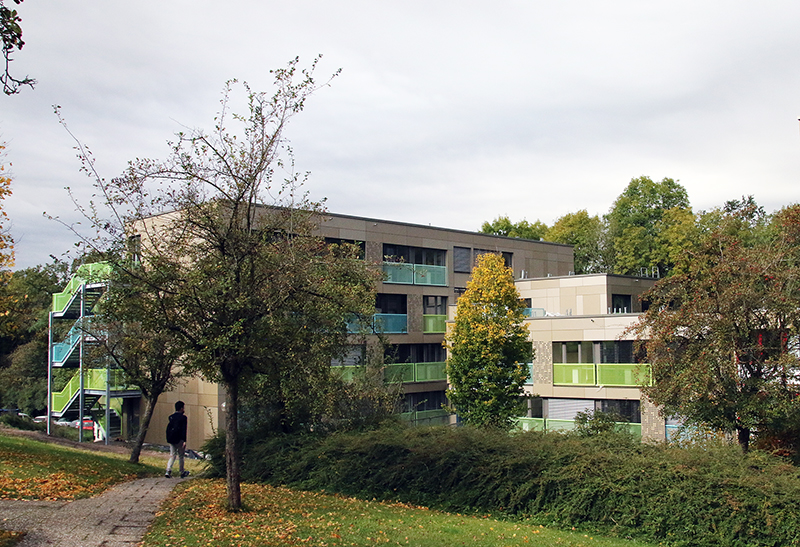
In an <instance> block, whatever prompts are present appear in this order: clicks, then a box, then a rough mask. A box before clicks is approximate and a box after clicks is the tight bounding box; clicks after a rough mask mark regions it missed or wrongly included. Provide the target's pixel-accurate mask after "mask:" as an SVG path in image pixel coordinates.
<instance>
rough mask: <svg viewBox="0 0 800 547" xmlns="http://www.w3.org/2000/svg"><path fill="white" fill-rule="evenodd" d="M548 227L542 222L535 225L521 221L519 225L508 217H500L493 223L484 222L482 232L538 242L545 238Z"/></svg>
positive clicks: (534, 223)
mask: <svg viewBox="0 0 800 547" xmlns="http://www.w3.org/2000/svg"><path fill="white" fill-rule="evenodd" d="M546 231H547V225H546V224H544V223H543V222H540V221H538V220H537V221H535V222H533V223H530V222H528V221H527V220H520V221H519V222H517V223H513V222H511V220H510V219H509V218H508V217H507V216H500V217H497V218H496V219H494V221H492V222H484V223H483V225H482V226H481V232H482V233H484V234H493V235H496V236H506V237H516V238H519V239H533V240H536V241H538V240H539V239H541V238H542V237H544V234H545V232H546Z"/></svg>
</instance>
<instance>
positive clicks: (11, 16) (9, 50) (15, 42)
mask: <svg viewBox="0 0 800 547" xmlns="http://www.w3.org/2000/svg"><path fill="white" fill-rule="evenodd" d="M13 2H14V3H15V4H21V3H22V0H13ZM4 3H5V2H4V0H0V34H1V35H2V37H3V58H4V59H5V62H6V67H5V70H4V72H3V73H2V74H0V82H2V84H3V93H5V94H6V95H14V94H15V93H19V86H22V85H28V86H30V87H31V88H33V86H34V85H35V84H36V80H33V79H31V78H29V77H27V76H25V77H24V78H23V79H21V80H18V79H16V78H14V77H13V76H11V74H9V68H10V67H9V65H10V64H11V61H12V60H13V59H12V58H11V55H12V54H13V53H14V50H21V49H22V46H24V45H25V42H23V41H22V27H21V26H20V23H21V22H22V19H21V18H20V16H19V14H17V10H14V9H10V8H7V7H6V6H5V5H4Z"/></svg>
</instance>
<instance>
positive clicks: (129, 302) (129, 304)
mask: <svg viewBox="0 0 800 547" xmlns="http://www.w3.org/2000/svg"><path fill="white" fill-rule="evenodd" d="M141 281H142V279H140V278H136V277H131V276H129V275H126V274H125V273H123V274H122V275H119V274H116V273H112V279H111V280H110V284H109V291H108V293H107V294H106V296H105V299H104V300H103V303H102V305H101V306H100V308H101V311H100V313H99V314H98V315H97V316H96V317H95V318H94V319H93V321H92V323H91V325H92V326H91V331H93V334H94V338H95V339H96V340H98V342H99V343H98V346H97V348H96V349H95V351H94V352H93V353H92V355H90V359H92V360H106V359H107V360H109V361H110V364H111V365H113V367H114V368H116V369H118V370H121V371H122V372H123V374H124V378H125V380H126V382H127V383H129V384H132V385H135V386H136V387H138V388H139V390H140V391H141V392H142V397H143V399H144V401H145V407H144V413H143V414H142V417H141V420H140V421H139V431H138V432H137V434H136V440H135V442H134V445H133V447H132V449H131V455H130V459H129V461H130V462H131V463H139V456H140V454H141V452H142V446H143V445H144V439H145V436H146V435H147V432H148V430H149V428H150V421H151V420H152V418H153V411H154V410H155V407H156V404H157V403H158V399H159V397H160V396H161V394H162V393H164V392H165V391H169V390H171V389H172V388H174V387H175V386H176V384H177V381H178V380H179V379H180V378H181V377H183V376H184V374H183V369H182V367H180V360H181V359H182V358H183V357H184V355H185V351H184V348H183V344H181V340H180V339H179V338H178V336H177V335H176V334H175V333H174V332H172V331H170V330H164V329H163V323H162V322H161V321H159V318H160V310H159V309H158V306H159V305H160V301H159V299H158V298H154V297H153V294H152V292H151V290H150V288H149V287H147V286H143V285H142V283H141Z"/></svg>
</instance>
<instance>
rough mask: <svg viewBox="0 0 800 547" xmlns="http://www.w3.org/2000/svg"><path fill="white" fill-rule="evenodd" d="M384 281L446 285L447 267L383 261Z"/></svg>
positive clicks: (405, 283)
mask: <svg viewBox="0 0 800 547" xmlns="http://www.w3.org/2000/svg"><path fill="white" fill-rule="evenodd" d="M383 273H385V274H386V280H385V281H384V283H398V284H403V285H431V286H436V287H446V286H447V267H446V266H429V265H427V264H406V263H405V262H384V263H383Z"/></svg>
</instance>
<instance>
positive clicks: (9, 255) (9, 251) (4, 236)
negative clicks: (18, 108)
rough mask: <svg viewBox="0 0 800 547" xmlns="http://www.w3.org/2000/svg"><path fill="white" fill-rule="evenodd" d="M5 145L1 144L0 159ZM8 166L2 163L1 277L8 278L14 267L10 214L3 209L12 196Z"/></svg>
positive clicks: (0, 168)
mask: <svg viewBox="0 0 800 547" xmlns="http://www.w3.org/2000/svg"><path fill="white" fill-rule="evenodd" d="M5 148H6V147H5V145H3V144H0V158H1V157H2V154H3V150H5ZM5 170H6V166H5V165H4V164H2V163H0V275H5V276H6V277H8V276H7V272H8V270H9V269H10V268H11V267H12V266H13V265H14V240H13V239H12V238H11V234H9V233H8V226H7V225H6V222H8V213H6V212H5V210H4V209H3V200H4V199H5V198H6V197H8V196H10V195H11V177H9V176H8V175H7V174H5Z"/></svg>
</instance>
